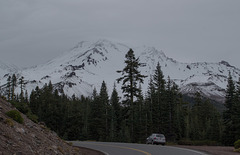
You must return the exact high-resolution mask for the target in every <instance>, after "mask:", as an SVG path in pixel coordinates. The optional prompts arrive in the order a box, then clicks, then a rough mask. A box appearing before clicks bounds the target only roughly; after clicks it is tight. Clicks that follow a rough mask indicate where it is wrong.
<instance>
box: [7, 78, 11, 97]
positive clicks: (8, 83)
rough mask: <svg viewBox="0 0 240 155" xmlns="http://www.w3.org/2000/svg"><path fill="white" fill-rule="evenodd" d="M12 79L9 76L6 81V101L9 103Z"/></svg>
mask: <svg viewBox="0 0 240 155" xmlns="http://www.w3.org/2000/svg"><path fill="white" fill-rule="evenodd" d="M11 79H12V77H11V76H8V79H7V92H8V94H7V96H8V100H9V101H10V99H11V96H12V95H11V93H12V91H11V81H12V80H11Z"/></svg>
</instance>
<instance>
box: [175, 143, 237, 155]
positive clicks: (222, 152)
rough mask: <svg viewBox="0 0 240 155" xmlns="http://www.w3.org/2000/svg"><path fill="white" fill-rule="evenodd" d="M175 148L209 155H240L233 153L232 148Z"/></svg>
mask: <svg viewBox="0 0 240 155" xmlns="http://www.w3.org/2000/svg"><path fill="white" fill-rule="evenodd" d="M175 147H180V148H187V149H192V150H197V151H201V152H205V153H207V154H210V155H240V153H237V152H234V151H233V150H234V147H228V146H188V145H175Z"/></svg>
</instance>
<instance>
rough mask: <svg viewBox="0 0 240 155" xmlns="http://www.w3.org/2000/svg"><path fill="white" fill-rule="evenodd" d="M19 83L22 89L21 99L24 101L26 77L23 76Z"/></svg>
mask: <svg viewBox="0 0 240 155" xmlns="http://www.w3.org/2000/svg"><path fill="white" fill-rule="evenodd" d="M19 84H20V89H21V92H20V101H21V102H24V92H23V89H24V77H23V76H22V77H21V78H20V79H19Z"/></svg>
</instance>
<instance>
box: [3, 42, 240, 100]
mask: <svg viewBox="0 0 240 155" xmlns="http://www.w3.org/2000/svg"><path fill="white" fill-rule="evenodd" d="M130 48H132V47H128V46H127V45H124V44H120V43H115V42H111V41H108V40H98V41H82V42H80V43H78V44H77V45H76V46H75V47H74V48H73V49H72V50H70V51H67V52H65V53H63V54H62V55H60V56H58V57H56V58H55V59H53V60H51V61H49V62H47V63H45V64H42V65H38V66H36V67H32V68H27V69H23V70H17V69H16V68H15V67H13V66H8V65H5V64H0V85H1V91H2V94H4V91H5V90H6V83H7V78H8V75H12V74H13V73H15V74H16V75H17V78H20V77H21V76H23V77H24V80H25V82H26V87H25V88H26V90H27V91H28V93H29V94H30V92H31V91H32V90H33V89H35V87H36V86H39V87H40V88H41V87H43V86H44V84H45V83H49V81H51V82H52V84H53V85H54V87H55V88H57V89H58V90H59V91H60V92H62V91H64V93H65V94H67V95H68V96H70V97H71V96H72V95H73V94H75V95H76V96H77V97H80V96H81V95H84V96H90V95H91V94H92V91H93V89H94V88H96V89H97V90H99V89H100V86H101V83H102V82H103V80H104V81H105V82H106V83H107V87H108V91H109V93H111V92H112V89H113V85H114V83H115V82H116V79H117V78H119V77H120V76H121V75H120V74H119V73H117V72H116V71H117V70H122V69H123V67H124V66H125V64H124V60H125V54H126V53H127V52H128V50H129V49H130ZM132 49H133V51H134V52H135V55H136V57H139V59H140V62H141V63H144V64H145V65H144V66H143V67H141V68H139V70H141V73H142V74H144V75H147V76H148V77H147V78H145V81H144V84H143V85H142V88H143V92H144V93H145V92H146V91H147V87H148V83H149V80H150V77H151V75H153V73H154V70H155V68H156V65H157V63H158V62H159V63H160V65H161V69H162V71H163V74H164V76H165V78H167V77H168V76H169V77H170V78H171V79H172V80H173V81H174V82H176V84H178V86H179V87H180V90H181V92H182V93H184V94H188V95H192V94H193V93H195V92H196V91H199V92H201V93H202V95H203V96H205V97H209V98H211V99H214V100H217V101H220V102H223V100H224V96H225V89H226V86H227V78H228V75H229V72H230V73H231V75H232V76H233V79H234V80H235V81H237V80H238V78H239V77H240V70H239V69H238V68H236V67H234V66H231V65H230V64H229V63H228V62H226V61H221V62H218V63H207V62H196V63H182V62H178V61H176V60H174V59H172V58H169V57H167V56H166V55H165V54H164V52H163V51H161V50H158V49H156V48H154V47H147V46H142V47H136V48H132ZM120 87H121V85H120V84H117V90H118V91H119V93H120V92H121V89H120ZM16 89H17V90H16V92H20V87H17V88H16Z"/></svg>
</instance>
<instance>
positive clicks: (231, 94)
mask: <svg viewBox="0 0 240 155" xmlns="http://www.w3.org/2000/svg"><path fill="white" fill-rule="evenodd" d="M234 102H235V85H234V82H233V79H232V76H231V74H230V73H229V77H228V85H227V90H226V99H225V107H226V111H224V113H223V121H224V125H225V130H224V137H223V143H224V144H225V145H233V143H234V141H235V132H236V129H235V126H234V122H233V113H234Z"/></svg>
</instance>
